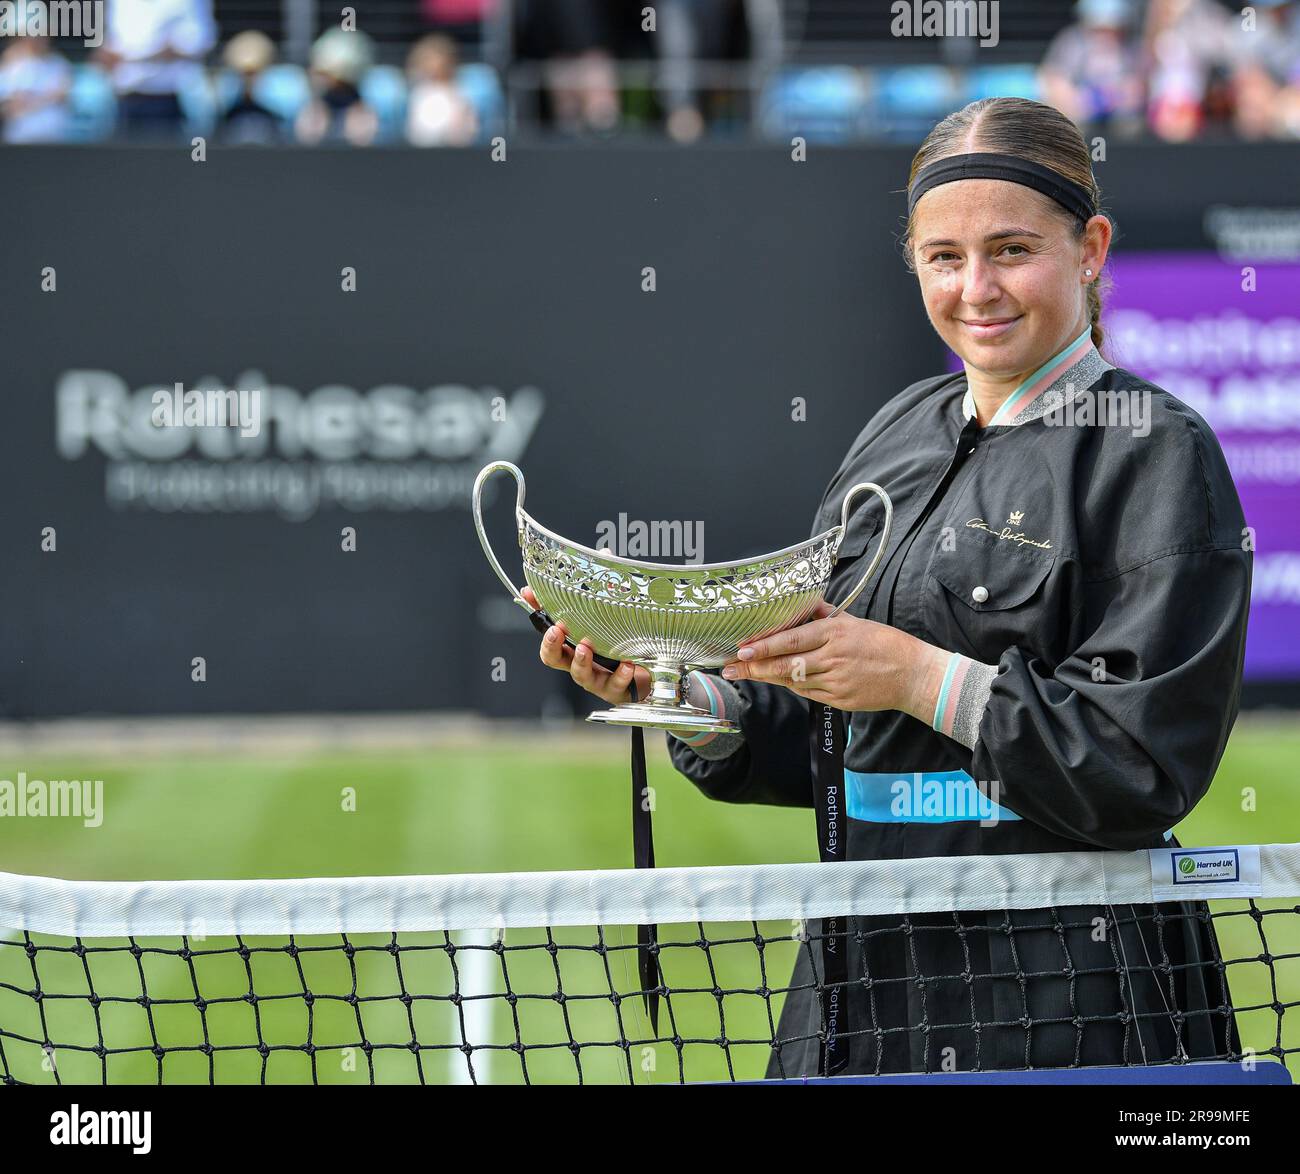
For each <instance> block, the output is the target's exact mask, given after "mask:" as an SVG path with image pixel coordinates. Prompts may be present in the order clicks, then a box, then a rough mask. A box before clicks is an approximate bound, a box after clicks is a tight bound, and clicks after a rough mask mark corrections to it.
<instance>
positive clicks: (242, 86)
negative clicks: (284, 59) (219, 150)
mask: <svg viewBox="0 0 1300 1174" xmlns="http://www.w3.org/2000/svg"><path fill="white" fill-rule="evenodd" d="M222 61H223V62H224V63H225V66H226V68H227V69H229V70H230V71H231V72H232V73H235V74H238V76H239V97H238V98H236V99H235V101H234V102H233V103H232V104H231V106H230V107H229V108H228V109H226V110H225V111H224V112H223V113H222V115H221V140H222V142H224V143H227V144H230V145H234V146H249V145H254V146H267V145H270V144H272V143H279V142H282V141H283V140H284V138H285V133H284V130H285V128H284V124H283V123H282V122H281V121H280V119H278V118H277V117H276V116H275V115H274V114H273V113H272V112H271V111H270V110H268V109H267V108H266V107H265V106H263V105H262V104H261V103H260V102H258V101H257V99H256V98H255V97H253V89H254V87H255V86H256V85H257V79H258V77H259V76H261V74H262V73H263V72H264V71H265V70H267V69H269V68H270V66H271V65H273V64H274V63H275V45H274V44H273V43H272V42H271V38H270V37H268V36H266V34H265V33H259V32H257V31H256V30H254V29H248V30H247V31H245V32H242V33H238V34H236V35H235V36H233V37H231V38H230V43H229V44H228V45H227V46H226V50H225V52H224V53H223V54H222Z"/></svg>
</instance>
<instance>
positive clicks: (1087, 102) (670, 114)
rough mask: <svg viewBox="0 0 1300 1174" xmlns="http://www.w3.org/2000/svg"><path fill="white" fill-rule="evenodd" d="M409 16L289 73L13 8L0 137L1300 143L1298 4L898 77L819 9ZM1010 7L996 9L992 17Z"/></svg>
mask: <svg viewBox="0 0 1300 1174" xmlns="http://www.w3.org/2000/svg"><path fill="white" fill-rule="evenodd" d="M397 2H400V0H397ZM407 2H409V5H410V7H411V8H412V9H413V10H415V11H414V12H413V16H414V17H415V19H416V20H417V21H418V22H419V25H420V27H422V28H423V29H424V30H425V31H424V33H423V35H418V36H417V37H415V38H414V39H413V42H407V43H406V44H404V45H401V46H398V47H396V53H398V54H400V56H395V53H394V49H395V47H394V46H392V45H388V44H381V43H379V42H377V41H376V40H375V39H373V38H372V36H371V35H369V34H368V33H367V31H366V28H365V22H366V15H365V14H366V8H365V6H364V5H363V4H358V5H356V8H357V11H358V16H357V18H356V20H357V22H358V25H359V27H356V28H353V27H350V26H344V27H340V26H334V27H328V28H324V29H323V31H319V35H318V36H316V38H315V40H314V41H313V42H311V44H310V48H309V50H307V52H306V60H305V61H295V60H290V59H286V54H285V51H284V46H283V44H281V45H277V44H276V42H275V41H274V40H272V38H271V37H270V36H268V35H267V34H266V33H265V32H263V31H259V30H256V29H249V28H245V29H243V30H242V31H240V30H238V29H226V30H225V31H226V32H227V34H228V35H227V38H226V39H225V40H224V43H222V36H221V32H219V25H218V21H217V18H216V14H214V11H213V7H212V4H213V0H107V8H106V28H105V32H104V37H103V43H102V44H101V45H98V46H96V47H94V48H91V49H86V50H85V51H84V52H82V53H81V54H80V55H78V54H76V53H65V51H64V50H65V49H66V48H67V46H66V45H65V44H64V43H63V42H62V41H56V40H53V39H51V38H50V37H47V36H42V35H39V34H40V33H41V31H42V30H41V28H40V27H39V26H38V24H37V23H36V22H35V21H32V22H31V23H30V25H24V24H23V21H24V19H26V18H25V16H24V12H25V11H26V9H25V5H24V0H17V8H16V10H17V12H18V22H19V23H18V26H17V34H18V35H12V36H6V37H0V121H2V124H3V139H4V141H5V142H9V143H39V142H64V141H94V140H103V139H111V138H120V139H125V140H129V141H155V142H159V141H172V142H177V141H183V140H185V139H188V138H190V137H191V136H193V135H204V136H211V137H213V138H215V139H216V140H217V141H219V142H225V143H233V144H281V143H295V142H296V143H304V144H315V143H343V144H351V145H354V146H365V145H368V144H372V143H402V142H405V143H409V144H412V145H414V146H419V147H435V146H464V145H469V144H474V143H482V142H485V141H487V140H489V139H490V138H491V137H492V136H493V135H496V134H501V133H507V132H509V133H514V132H515V131H528V130H534V129H542V130H545V131H547V132H549V133H551V134H556V135H565V136H585V137H591V136H597V137H599V136H610V135H615V134H628V133H635V132H646V133H665V134H667V135H668V136H669V137H671V138H672V139H674V140H676V141H679V142H691V141H693V140H696V139H698V138H700V137H701V136H704V135H712V136H715V137H718V136H732V137H737V136H742V135H751V134H764V135H769V136H775V137H781V138H787V137H789V136H790V135H794V134H804V135H806V136H807V137H809V138H812V139H817V140H821V141H851V140H856V139H864V138H866V139H870V138H880V139H886V140H893V141H916V140H919V139H920V138H921V137H922V136H923V135H924V134H925V132H926V131H927V130H928V129H929V128H930V126H932V125H933V124H934V122H936V121H937V120H938V119H939V118H941V117H943V115H944V114H946V113H947V112H948V111H950V110H952V109H954V108H955V107H957V106H959V105H961V104H962V103H963V102H965V101H969V100H971V99H973V98H978V97H984V96H988V95H990V94H1018V95H1021V96H1024V97H1033V98H1038V99H1040V100H1042V101H1047V102H1051V103H1052V104H1053V105H1055V106H1057V107H1058V108H1059V109H1061V110H1063V111H1064V112H1065V113H1067V114H1068V115H1069V116H1070V117H1071V118H1073V119H1074V120H1075V121H1076V122H1077V123H1079V124H1080V126H1081V127H1083V128H1085V130H1089V129H1094V128H1095V129H1098V130H1103V131H1106V132H1107V133H1116V134H1122V135H1135V136H1136V135H1154V136H1157V137H1159V138H1162V139H1166V140H1170V141H1184V140H1190V139H1194V138H1197V137H1200V136H1204V135H1210V134H1233V135H1237V136H1242V137H1246V138H1251V139H1265V138H1291V139H1296V138H1300V0H1252V3H1251V6H1250V8H1249V9H1246V10H1245V11H1243V10H1242V9H1233V8H1229V7H1227V5H1226V3H1225V2H1222V0H1077V2H1076V3H1073V4H1072V6H1071V5H1070V4H1069V3H1063V4H1062V6H1061V20H1060V21H1059V23H1058V26H1057V28H1056V29H1055V30H1054V35H1053V36H1052V37H1051V38H1050V40H1048V41H1047V42H1046V48H1045V50H1044V49H1043V48H1042V47H1041V46H1040V47H1039V49H1038V51H1037V53H1036V54H1035V55H1034V57H1033V59H1031V60H1023V61H1016V60H1008V59H1007V57H1006V53H1005V51H1004V52H1003V53H1002V54H1000V55H999V57H998V59H997V60H996V61H992V60H989V61H986V60H985V59H984V58H985V57H986V56H987V55H985V54H984V53H983V51H982V50H979V49H974V50H973V51H969V52H965V53H963V54H958V55H954V54H952V53H951V52H946V51H945V50H948V49H951V46H943V45H939V44H936V45H934V46H932V47H931V48H932V53H931V58H932V59H931V60H929V61H924V60H923V61H916V60H915V59H909V60H908V61H906V62H904V63H898V64H895V63H893V62H891V61H890V60H888V57H887V56H886V57H885V58H884V59H879V56H878V57H877V58H876V59H873V60H871V61H861V60H852V59H850V60H845V61H842V62H840V61H836V60H835V58H834V56H833V49H832V51H831V54H832V55H830V56H828V55H827V50H826V46H825V45H823V46H821V52H820V53H819V54H818V56H817V59H816V60H807V59H806V55H805V54H802V53H801V48H802V47H801V46H800V44H798V42H797V39H796V38H792V37H791V35H790V21H789V20H788V17H789V7H790V6H791V5H795V4H802V5H805V6H806V5H808V4H809V3H810V2H812V0H660V2H659V3H655V4H652V5H643V4H641V3H632V0H407ZM870 2H871V0H863V3H864V4H866V3H870ZM1041 2H1047V0H1041ZM268 3H270V0H268ZM1015 4H1016V0H1006V2H1004V3H1003V4H1002V5H1001V9H1002V16H1001V19H1002V21H1003V23H1004V25H1005V24H1006V22H1008V21H1009V20H1011V19H1012V17H1013V14H1014V12H1015ZM877 6H878V8H880V9H885V10H887V9H888V5H885V4H883V3H880V4H878V5H877ZM275 8H276V11H278V10H279V0H276V3H275ZM646 9H649V10H650V11H651V12H652V14H653V15H652V17H651V20H652V21H653V27H647V24H648V22H647V18H646V16H645V10H646ZM312 11H313V13H314V9H313V10H312ZM345 11H346V10H345ZM1247 13H1248V14H1249V15H1247ZM222 27H223V28H224V26H222ZM882 27H883V26H882ZM33 34H34V35H33ZM949 39H951V38H949ZM934 40H935V41H942V40H944V38H934ZM970 44H971V45H972V46H973V45H974V41H971V42H970ZM883 45H884V48H885V49H886V50H887V49H888V48H889V43H888V40H887V39H885V40H884V41H883ZM304 48H305V49H306V45H304ZM846 56H849V57H853V56H854V54H846Z"/></svg>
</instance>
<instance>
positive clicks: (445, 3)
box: [420, 0, 497, 45]
mask: <svg viewBox="0 0 1300 1174" xmlns="http://www.w3.org/2000/svg"><path fill="white" fill-rule="evenodd" d="M496 8H497V0H420V11H421V12H422V13H423V14H424V19H425V23H427V24H430V25H432V26H433V27H434V28H436V29H437V30H438V31H439V32H440V33H443V34H445V35H446V36H448V37H451V39H452V40H453V41H455V42H456V43H457V44H458V45H478V44H479V43H481V42H482V40H483V23H484V21H486V20H487V19H489V18H490V17H491V16H492V15H493V13H494V12H495V11H496Z"/></svg>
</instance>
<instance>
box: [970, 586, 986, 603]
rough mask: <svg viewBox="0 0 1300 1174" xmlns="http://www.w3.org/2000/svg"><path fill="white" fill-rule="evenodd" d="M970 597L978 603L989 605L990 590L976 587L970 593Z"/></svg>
mask: <svg viewBox="0 0 1300 1174" xmlns="http://www.w3.org/2000/svg"><path fill="white" fill-rule="evenodd" d="M970 597H971V598H972V599H973V600H974V601H975V602H976V603H988V601H989V589H988V588H987V587H976V588H975V590H974V591H972V592H971V593H970Z"/></svg>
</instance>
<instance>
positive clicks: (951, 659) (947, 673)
mask: <svg viewBox="0 0 1300 1174" xmlns="http://www.w3.org/2000/svg"><path fill="white" fill-rule="evenodd" d="M958 657H959V654H958V653H956V652H950V653H949V654H948V667H947V668H946V669H944V670H943V684H941V685H940V686H939V699H938V700H937V701H936V702H935V703H934V717H933V718H931V719H930V728H931V729H932V730H941V729H942V727H943V715H944V711H945V710H946V709H947V708H948V691H949V690H950V689H951V688H952V678H953V675H954V674H955V673H956V672H957V662H958Z"/></svg>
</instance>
